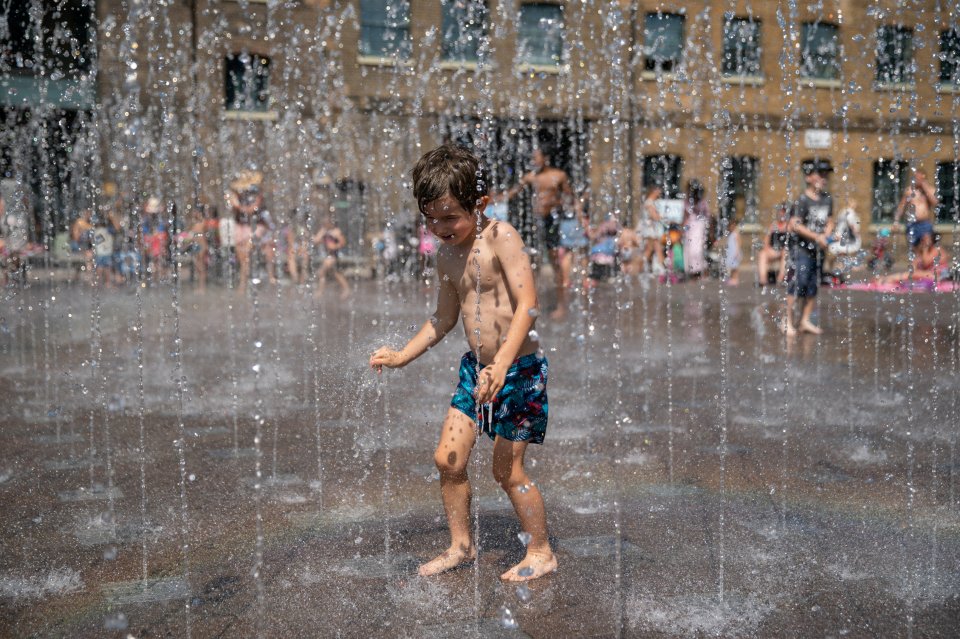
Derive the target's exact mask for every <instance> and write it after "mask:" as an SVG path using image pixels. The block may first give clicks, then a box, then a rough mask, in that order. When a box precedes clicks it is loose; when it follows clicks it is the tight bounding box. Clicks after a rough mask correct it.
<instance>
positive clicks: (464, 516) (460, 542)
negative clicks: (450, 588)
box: [417, 407, 477, 576]
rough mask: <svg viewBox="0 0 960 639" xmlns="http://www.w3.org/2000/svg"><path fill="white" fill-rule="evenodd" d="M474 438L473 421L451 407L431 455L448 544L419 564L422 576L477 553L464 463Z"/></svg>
mask: <svg viewBox="0 0 960 639" xmlns="http://www.w3.org/2000/svg"><path fill="white" fill-rule="evenodd" d="M476 440H477V435H476V427H475V425H474V423H473V421H472V420H471V419H470V418H469V417H467V416H466V415H464V414H463V413H461V412H460V411H459V410H457V409H456V408H453V407H451V408H450V409H449V410H448V411H447V418H446V420H444V422H443V430H442V431H441V433H440V443H439V444H437V450H436V452H434V454H433V460H434V462H435V463H436V464H437V470H439V471H440V494H441V495H442V496H443V509H444V511H446V513H447V523H448V525H449V526H450V547H449V548H448V549H447V550H445V551H444V552H443V553H441V554H440V555H439V556H437V557H435V558H434V559H432V560H430V561H428V562H427V563H425V564H422V565H421V566H420V568H419V569H418V571H417V572H419V573H420V575H422V576H428V575H435V574H438V573H441V572H444V571H446V570H450V569H451V568H456V567H457V566H459V565H460V564H462V563H464V562H467V561H470V560H472V559H474V558H475V557H476V556H477V550H476V548H475V547H474V545H473V540H472V538H471V535H470V482H469V480H468V479H467V462H468V461H469V460H470V451H471V450H472V449H473V444H474V442H476Z"/></svg>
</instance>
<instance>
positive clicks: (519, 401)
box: [450, 351, 547, 444]
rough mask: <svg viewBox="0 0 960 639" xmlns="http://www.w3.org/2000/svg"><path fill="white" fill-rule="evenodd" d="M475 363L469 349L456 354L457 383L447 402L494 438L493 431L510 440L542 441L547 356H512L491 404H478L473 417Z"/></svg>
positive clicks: (545, 401)
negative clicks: (457, 367) (478, 408)
mask: <svg viewBox="0 0 960 639" xmlns="http://www.w3.org/2000/svg"><path fill="white" fill-rule="evenodd" d="M482 369H483V366H478V365H477V356H476V355H474V354H473V352H472V351H471V352H467V353H464V355H463V357H461V358H460V383H459V384H457V390H456V391H455V392H454V394H453V399H451V400H450V405H451V406H452V407H453V408H456V409H457V410H458V411H460V412H461V413H463V414H464V415H466V416H467V417H469V418H470V419H472V420H473V421H474V423H476V424H477V426H478V428H479V429H480V430H482V431H483V432H485V433H487V435H489V436H490V439H494V438H495V437H496V436H497V435H499V436H500V437H502V438H504V439H508V440H510V441H513V442H529V443H532V444H542V443H543V437H544V435H545V434H546V432H547V358H546V357H538V356H537V354H536V353H531V354H530V355H524V356H523V357H518V358H517V359H516V360H514V362H513V364H512V365H511V366H510V369H509V370H508V371H507V376H506V378H505V379H504V383H503V388H501V389H500V392H499V393H497V397H496V399H494V400H493V402H492V403H491V404H485V405H483V406H482V407H481V411H480V413H481V415H480V416H479V417H477V410H476V409H477V400H476V399H475V398H474V396H473V392H474V389H475V388H476V385H477V373H478V372H479V370H482Z"/></svg>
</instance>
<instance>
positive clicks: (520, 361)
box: [462, 351, 546, 369]
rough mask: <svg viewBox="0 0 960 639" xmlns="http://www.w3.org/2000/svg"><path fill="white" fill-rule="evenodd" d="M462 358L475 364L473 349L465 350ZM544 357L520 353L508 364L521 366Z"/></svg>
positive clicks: (483, 365)
mask: <svg viewBox="0 0 960 639" xmlns="http://www.w3.org/2000/svg"><path fill="white" fill-rule="evenodd" d="M462 359H464V360H467V362H468V363H470V364H471V365H472V366H476V365H477V355H476V353H474V352H473V351H467V352H466V353H464V354H463V357H462ZM544 359H546V358H545V357H541V356H540V355H538V354H537V353H530V354H529V355H521V356H520V357H518V358H517V359H515V360H513V363H512V364H511V365H510V368H511V369H513V368H522V367H525V366H530V365H532V364H537V363H539V362H541V361H543V360H544ZM486 366H487V364H480V368H485V367H486Z"/></svg>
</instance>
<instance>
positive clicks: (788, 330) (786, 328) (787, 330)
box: [780, 322, 797, 337]
mask: <svg viewBox="0 0 960 639" xmlns="http://www.w3.org/2000/svg"><path fill="white" fill-rule="evenodd" d="M780 330H781V331H783V334H784V335H786V336H787V337H793V336H794V335H796V334H797V329H795V328H794V327H793V324H791V323H790V322H781V323H780Z"/></svg>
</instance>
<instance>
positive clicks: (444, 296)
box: [370, 273, 460, 372]
mask: <svg viewBox="0 0 960 639" xmlns="http://www.w3.org/2000/svg"><path fill="white" fill-rule="evenodd" d="M439 274H440V289H439V292H438V293H437V310H436V312H435V313H434V314H433V317H431V318H430V319H429V320H427V321H426V322H424V324H423V326H421V327H420V330H419V331H417V334H416V335H414V336H413V338H412V339H411V340H410V341H409V342H407V345H406V346H404V347H403V348H402V349H400V350H399V351H395V350H393V349H392V348H390V347H389V346H383V347H381V348H378V349H377V350H376V351H375V352H374V353H373V355H371V356H370V367H371V368H373V369H376V370H377V371H378V372H379V371H380V370H381V369H382V368H383V367H384V366H386V367H387V368H400V367H403V366H406V365H407V364H409V363H410V362H412V361H413V360H415V359H417V358H418V357H420V356H421V355H423V354H424V353H425V352H427V351H428V350H429V349H431V348H433V347H434V346H436V345H437V344H439V343H440V340H442V339H443V338H444V337H445V336H446V334H447V333H449V332H450V330H451V329H452V328H453V327H454V326H456V325H457V320H458V319H459V313H460V298H459V296H458V295H457V289H456V287H455V286H454V285H453V282H451V281H450V280H449V279H445V278H444V277H443V273H439Z"/></svg>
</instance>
